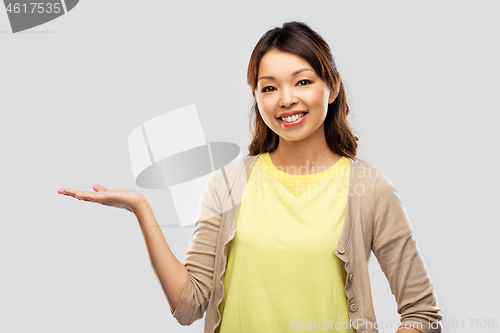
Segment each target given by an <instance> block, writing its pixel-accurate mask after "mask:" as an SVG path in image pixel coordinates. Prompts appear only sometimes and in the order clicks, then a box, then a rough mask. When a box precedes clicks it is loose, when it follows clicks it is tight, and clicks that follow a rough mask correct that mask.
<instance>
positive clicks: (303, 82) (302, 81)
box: [297, 80, 312, 86]
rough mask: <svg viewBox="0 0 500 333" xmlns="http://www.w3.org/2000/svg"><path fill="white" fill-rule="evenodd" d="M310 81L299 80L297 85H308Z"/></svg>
mask: <svg viewBox="0 0 500 333" xmlns="http://www.w3.org/2000/svg"><path fill="white" fill-rule="evenodd" d="M310 83H312V82H311V81H309V80H300V81H299V82H298V83H297V85H299V86H306V85H308V84H310Z"/></svg>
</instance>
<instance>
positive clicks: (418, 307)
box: [173, 22, 442, 333]
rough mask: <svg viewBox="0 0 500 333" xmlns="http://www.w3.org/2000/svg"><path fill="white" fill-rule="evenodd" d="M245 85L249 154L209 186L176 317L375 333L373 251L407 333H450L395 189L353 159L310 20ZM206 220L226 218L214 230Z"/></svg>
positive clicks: (330, 68)
mask: <svg viewBox="0 0 500 333" xmlns="http://www.w3.org/2000/svg"><path fill="white" fill-rule="evenodd" d="M247 80H248V84H249V85H250V87H251V89H252V94H253V97H254V99H255V100H254V104H253V107H252V111H251V119H250V120H251V125H253V126H252V132H253V139H252V142H251V144H250V146H249V155H248V156H247V157H246V158H244V159H243V165H244V167H241V166H240V165H238V163H230V164H229V165H227V166H226V167H225V168H224V170H225V175H224V176H222V175H214V176H213V177H212V178H211V180H210V181H209V183H208V184H207V187H206V192H205V196H204V198H203V200H202V202H201V206H200V213H199V217H200V219H199V221H198V222H197V226H196V230H195V232H194V234H193V238H192V240H191V242H190V245H189V249H188V252H187V254H186V259H185V266H186V267H187V268H188V271H189V279H188V283H187V285H186V287H185V289H184V291H183V293H182V295H181V297H180V300H179V303H178V305H177V308H176V309H175V311H174V312H173V315H174V317H175V318H177V320H178V321H179V322H180V323H181V324H190V323H192V322H193V321H195V320H197V319H199V318H202V317H203V315H204V313H205V312H206V317H205V332H210V333H212V332H216V333H217V332H220V333H232V332H293V331H294V330H295V329H296V328H297V325H295V326H294V323H297V322H301V323H310V324H311V325H310V326H311V327H310V328H311V329H313V328H317V329H321V330H328V331H336V332H343V333H354V332H363V333H367V332H372V333H373V332H377V331H378V329H377V327H378V323H377V322H376V318H375V310H374V308H373V303H372V298H371V290H370V279H369V275H368V260H369V258H370V254H371V253H372V252H373V253H374V254H375V256H376V257H377V259H378V261H379V263H380V265H381V267H382V270H383V271H384V273H385V274H386V277H387V279H388V281H389V284H390V286H391V291H392V292H393V294H394V296H395V298H396V301H397V304H398V312H399V313H400V315H401V325H399V328H398V332H414V333H416V332H423V333H430V332H433V333H436V332H441V330H442V328H441V324H440V321H441V320H442V315H441V313H440V311H441V309H440V308H439V307H438V306H437V297H436V295H435V292H434V284H433V282H432V280H431V279H430V275H429V273H428V272H427V269H426V266H425V264H424V261H423V258H422V257H421V256H420V252H419V250H418V247H417V244H416V240H415V238H414V236H413V234H414V230H413V227H412V225H411V223H410V221H409V219H408V217H407V213H406V210H405V208H404V206H403V204H402V202H401V199H400V197H399V195H398V192H397V190H396V189H395V188H394V186H393V185H392V183H391V182H390V181H389V180H388V179H387V178H386V177H385V176H384V174H383V173H382V172H380V170H378V169H377V168H376V167H375V166H371V165H369V164H368V163H365V162H363V161H361V160H359V159H357V158H356V150H357V147H358V144H357V142H356V141H357V138H356V137H355V136H354V135H353V133H352V131H351V129H350V126H349V123H348V121H347V115H348V113H349V107H348V105H347V101H346V95H345V91H344V86H343V83H342V80H341V78H340V76H339V73H338V71H337V69H336V65H335V62H334V60H333V57H332V54H331V52H330V48H329V46H328V44H327V43H326V42H325V41H324V40H323V38H322V37H321V36H319V35H318V34H317V33H316V32H314V31H313V30H312V29H311V28H309V27H308V26H307V25H306V24H304V23H301V22H288V23H285V24H283V26H282V27H278V28H275V29H272V30H269V31H268V32H266V33H265V34H264V35H263V36H262V38H261V39H260V40H259V42H258V43H257V45H256V46H255V49H254V50H253V52H252V55H251V58H250V63H249V66H248V72H247ZM226 175H231V177H229V176H227V177H226ZM232 179H239V180H240V181H233V180H232ZM228 188H229V189H230V190H229V193H231V195H230V196H228V195H227V194H226V192H225V190H226V189H228ZM329 189H336V190H335V191H331V190H329ZM242 193H246V194H245V195H244V196H243V198H244V200H242V201H241V203H240V204H239V205H236V206H234V209H233V208H231V207H232V206H231V204H230V203H231V202H232V199H233V196H234V197H235V198H239V197H240V196H242ZM230 198H231V200H230ZM210 211H212V212H213V211H216V212H220V216H219V217H218V218H217V219H216V220H215V221H214V220H211V219H210V218H208V215H207V219H206V220H204V218H203V217H204V215H205V213H206V212H210ZM228 211H229V212H228ZM211 216H213V214H212V215H211ZM321 323H323V324H324V323H328V325H321Z"/></svg>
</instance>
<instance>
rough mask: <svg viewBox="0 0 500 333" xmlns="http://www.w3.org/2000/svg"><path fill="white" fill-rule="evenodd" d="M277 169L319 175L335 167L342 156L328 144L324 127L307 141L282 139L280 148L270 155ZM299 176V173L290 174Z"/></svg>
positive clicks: (306, 139)
mask: <svg viewBox="0 0 500 333" xmlns="http://www.w3.org/2000/svg"><path fill="white" fill-rule="evenodd" d="M269 155H270V156H271V160H272V161H273V164H274V165H275V166H276V167H279V168H282V170H283V171H285V172H286V170H287V169H291V170H301V171H300V172H299V173H298V174H312V173H318V172H321V171H323V170H326V169H328V168H329V167H331V166H332V165H334V164H335V163H336V162H337V161H338V160H339V159H340V158H341V156H340V155H338V154H336V153H334V152H332V151H331V150H330V148H329V147H328V144H327V142H326V137H325V132H324V128H323V126H321V127H320V128H318V130H317V131H316V132H314V133H313V134H311V135H310V136H308V137H307V138H305V139H302V140H299V141H289V140H286V139H283V138H281V137H280V141H279V145H278V148H276V150H275V151H273V152H271V153H270V154H269ZM288 173H291V174H297V172H288Z"/></svg>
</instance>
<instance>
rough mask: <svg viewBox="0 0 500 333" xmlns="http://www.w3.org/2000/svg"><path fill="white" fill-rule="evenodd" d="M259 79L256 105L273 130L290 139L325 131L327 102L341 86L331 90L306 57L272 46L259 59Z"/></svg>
mask: <svg viewBox="0 0 500 333" xmlns="http://www.w3.org/2000/svg"><path fill="white" fill-rule="evenodd" d="M257 80H258V81H257V88H256V90H255V92H254V93H255V99H256V101H257V106H258V107H259V111H260V115H261V116H262V119H263V120H264V122H265V123H266V124H267V126H269V128H271V130H273V132H274V133H276V134H278V135H279V136H280V137H281V138H283V139H286V140H290V141H298V140H302V139H304V138H306V137H308V136H310V135H311V134H313V133H315V132H317V131H322V132H321V133H322V135H324V129H323V123H324V121H325V118H326V114H327V111H328V104H330V103H333V101H334V100H335V98H336V97H337V94H338V90H337V91H335V92H331V91H330V89H329V88H328V86H327V84H326V83H325V82H324V81H323V80H322V79H321V78H320V77H319V76H317V75H316V73H315V72H314V70H313V69H312V67H311V65H309V63H308V62H307V61H306V60H305V59H303V58H301V57H299V56H297V55H295V54H291V53H285V52H281V51H278V50H276V49H271V50H270V51H268V52H267V53H265V54H264V56H263V57H262V59H261V61H260V66H259V73H258V76H257ZM301 114H302V117H301V118H298V119H295V118H297V117H300V115H301ZM287 116H293V118H291V119H290V118H286V117H287ZM282 117H285V118H282ZM290 120H291V121H290Z"/></svg>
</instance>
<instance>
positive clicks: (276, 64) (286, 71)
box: [258, 49, 313, 76]
mask: <svg viewBox="0 0 500 333" xmlns="http://www.w3.org/2000/svg"><path fill="white" fill-rule="evenodd" d="M302 68H309V69H311V70H312V69H313V68H312V67H311V65H310V64H309V63H308V62H307V61H306V60H305V59H304V58H302V57H299V56H298V55H295V54H292V53H287V52H282V51H279V50H276V49H272V50H270V51H268V52H266V53H265V54H264V56H263V57H262V59H261V60H260V65H259V73H258V75H259V76H262V75H271V76H276V75H279V74H281V75H291V74H292V73H293V72H295V71H296V70H298V69H302ZM308 72H309V71H308ZM309 73H311V72H309Z"/></svg>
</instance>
